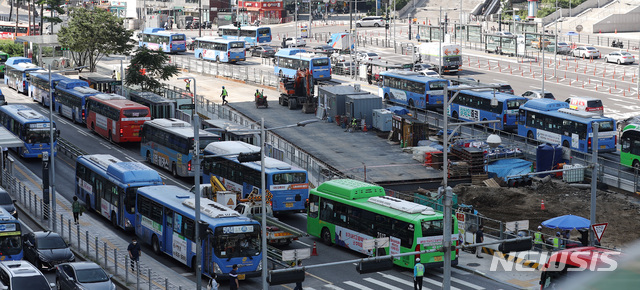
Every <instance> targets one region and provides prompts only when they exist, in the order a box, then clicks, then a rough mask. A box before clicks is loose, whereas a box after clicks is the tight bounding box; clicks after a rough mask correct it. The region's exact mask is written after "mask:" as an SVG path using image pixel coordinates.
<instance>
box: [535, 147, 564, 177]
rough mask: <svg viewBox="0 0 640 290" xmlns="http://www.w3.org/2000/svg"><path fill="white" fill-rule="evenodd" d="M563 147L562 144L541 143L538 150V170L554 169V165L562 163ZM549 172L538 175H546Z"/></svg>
mask: <svg viewBox="0 0 640 290" xmlns="http://www.w3.org/2000/svg"><path fill="white" fill-rule="evenodd" d="M562 161H563V160H562V147H561V146H560V145H551V144H546V143H545V144H541V145H539V146H538V149H537V150H536V172H541V171H548V170H552V169H553V167H554V166H555V165H556V164H558V163H561V162H562ZM547 175H548V174H541V175H538V176H539V177H545V176H547Z"/></svg>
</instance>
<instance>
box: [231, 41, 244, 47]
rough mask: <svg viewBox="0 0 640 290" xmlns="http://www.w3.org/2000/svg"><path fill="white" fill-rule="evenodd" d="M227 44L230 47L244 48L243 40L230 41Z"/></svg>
mask: <svg viewBox="0 0 640 290" xmlns="http://www.w3.org/2000/svg"><path fill="white" fill-rule="evenodd" d="M229 46H230V47H231V48H244V42H231V43H229Z"/></svg>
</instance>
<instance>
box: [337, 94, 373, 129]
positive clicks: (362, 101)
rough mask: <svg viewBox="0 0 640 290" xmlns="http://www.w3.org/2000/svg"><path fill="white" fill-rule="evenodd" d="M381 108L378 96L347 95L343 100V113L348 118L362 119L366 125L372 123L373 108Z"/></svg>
mask: <svg viewBox="0 0 640 290" xmlns="http://www.w3.org/2000/svg"><path fill="white" fill-rule="evenodd" d="M377 109H382V98H381V97H380V96H376V95H372V94H366V95H348V96H347V98H346V100H345V115H347V116H348V117H349V118H350V119H352V118H356V119H364V120H365V122H366V123H367V126H371V124H373V110H377Z"/></svg>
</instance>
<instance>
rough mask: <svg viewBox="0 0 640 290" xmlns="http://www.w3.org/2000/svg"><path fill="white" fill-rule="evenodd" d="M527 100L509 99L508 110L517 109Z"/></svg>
mask: <svg viewBox="0 0 640 290" xmlns="http://www.w3.org/2000/svg"><path fill="white" fill-rule="evenodd" d="M526 102H527V100H508V101H507V110H517V109H519V108H520V106H522V105H523V104H524V103H526Z"/></svg>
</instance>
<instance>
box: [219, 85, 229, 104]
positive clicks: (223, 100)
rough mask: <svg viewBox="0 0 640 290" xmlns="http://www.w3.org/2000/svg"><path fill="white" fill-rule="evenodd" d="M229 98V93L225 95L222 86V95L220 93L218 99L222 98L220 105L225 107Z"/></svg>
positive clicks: (225, 91)
mask: <svg viewBox="0 0 640 290" xmlns="http://www.w3.org/2000/svg"><path fill="white" fill-rule="evenodd" d="M228 96H229V93H227V89H225V88H224V86H222V93H220V97H222V105H226V104H228V103H229V102H227V97H228Z"/></svg>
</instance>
